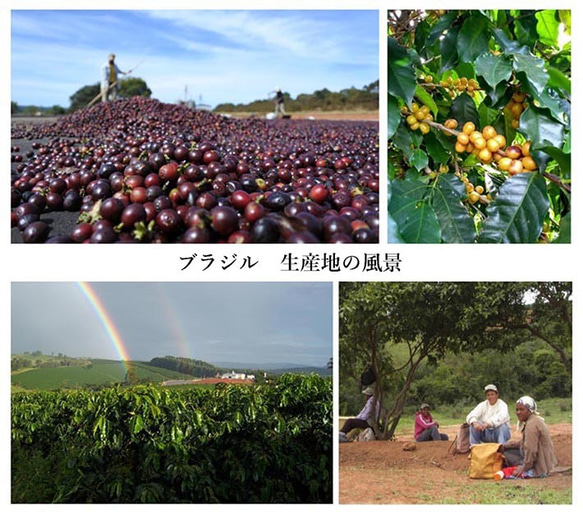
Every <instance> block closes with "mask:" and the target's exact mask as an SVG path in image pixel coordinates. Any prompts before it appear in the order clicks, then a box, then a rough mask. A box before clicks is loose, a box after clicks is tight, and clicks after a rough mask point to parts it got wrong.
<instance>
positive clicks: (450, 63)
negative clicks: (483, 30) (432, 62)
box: [439, 25, 461, 73]
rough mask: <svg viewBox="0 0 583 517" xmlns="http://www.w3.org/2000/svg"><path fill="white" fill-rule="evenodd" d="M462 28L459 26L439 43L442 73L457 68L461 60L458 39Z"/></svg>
mask: <svg viewBox="0 0 583 517" xmlns="http://www.w3.org/2000/svg"><path fill="white" fill-rule="evenodd" d="M460 29H461V26H459V25H457V26H455V27H453V28H452V29H451V30H449V31H447V34H446V35H445V36H444V37H443V39H441V40H440V41H439V53H440V54H441V68H440V71H441V73H443V72H445V71H446V70H451V69H452V68H455V66H456V65H457V64H458V61H459V58H458V55H457V39H458V35H459V32H460Z"/></svg>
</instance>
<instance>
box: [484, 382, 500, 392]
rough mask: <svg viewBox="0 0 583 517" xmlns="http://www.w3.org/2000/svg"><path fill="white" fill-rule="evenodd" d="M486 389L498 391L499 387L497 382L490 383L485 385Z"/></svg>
mask: <svg viewBox="0 0 583 517" xmlns="http://www.w3.org/2000/svg"><path fill="white" fill-rule="evenodd" d="M484 391H495V392H496V393H498V388H497V387H496V385H495V384H488V385H487V386H484Z"/></svg>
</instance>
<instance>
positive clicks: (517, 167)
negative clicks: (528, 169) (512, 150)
mask: <svg viewBox="0 0 583 517" xmlns="http://www.w3.org/2000/svg"><path fill="white" fill-rule="evenodd" d="M523 170H524V167H523V165H522V162H521V161H520V160H512V163H511V164H510V168H509V169H508V173H509V174H510V175H511V176H514V175H515V174H520V173H521V172H522V171H523Z"/></svg>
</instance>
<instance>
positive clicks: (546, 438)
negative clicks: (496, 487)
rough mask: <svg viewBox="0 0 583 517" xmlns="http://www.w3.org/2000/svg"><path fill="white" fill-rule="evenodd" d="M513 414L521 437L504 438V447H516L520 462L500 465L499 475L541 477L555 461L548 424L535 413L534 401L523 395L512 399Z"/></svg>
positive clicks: (554, 464)
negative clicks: (512, 440)
mask: <svg viewBox="0 0 583 517" xmlns="http://www.w3.org/2000/svg"><path fill="white" fill-rule="evenodd" d="M516 416H517V418H518V428H519V430H520V431H521V432H522V440H520V441H519V442H507V443H505V444H504V448H514V447H520V449H521V452H522V456H523V463H522V465H519V466H518V467H509V468H508V469H504V476H503V477H513V478H531V477H545V476H547V475H548V474H549V472H551V471H552V470H553V469H554V468H555V466H556V465H557V458H556V456H555V449H554V447H553V441H552V439H551V434H550V433H549V428H548V427H547V425H546V424H545V421H544V419H543V418H541V417H540V416H539V413H538V411H537V406H536V402H535V401H534V399H533V398H532V397H529V396H524V397H520V398H519V399H518V400H517V401H516ZM510 469H512V472H510ZM506 471H508V472H506ZM501 477H502V476H501Z"/></svg>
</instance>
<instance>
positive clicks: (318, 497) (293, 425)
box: [12, 374, 332, 503]
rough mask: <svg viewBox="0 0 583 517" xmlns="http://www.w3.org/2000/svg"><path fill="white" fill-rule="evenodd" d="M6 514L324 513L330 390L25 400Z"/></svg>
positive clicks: (288, 385) (19, 405)
mask: <svg viewBox="0 0 583 517" xmlns="http://www.w3.org/2000/svg"><path fill="white" fill-rule="evenodd" d="M12 502H13V503H19V502H20V503H43V502H44V503H47V502H55V503H87V502H93V503H195V502H196V503H267V502H269V503H292V502H293V503H330V502H332V383H331V380H330V379H326V378H322V377H319V376H316V375H309V376H308V375H291V374H286V375H283V376H282V377H280V379H279V380H278V381H276V382H275V383H273V384H262V385H256V386H251V387H241V386H234V385H227V384H219V385H217V387H216V388H215V389H188V390H170V389H160V388H157V387H154V386H140V387H134V388H121V387H116V388H108V389H104V390H101V391H97V392H90V391H82V390H79V391H55V392H26V393H19V394H15V395H14V396H13V398H12Z"/></svg>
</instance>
